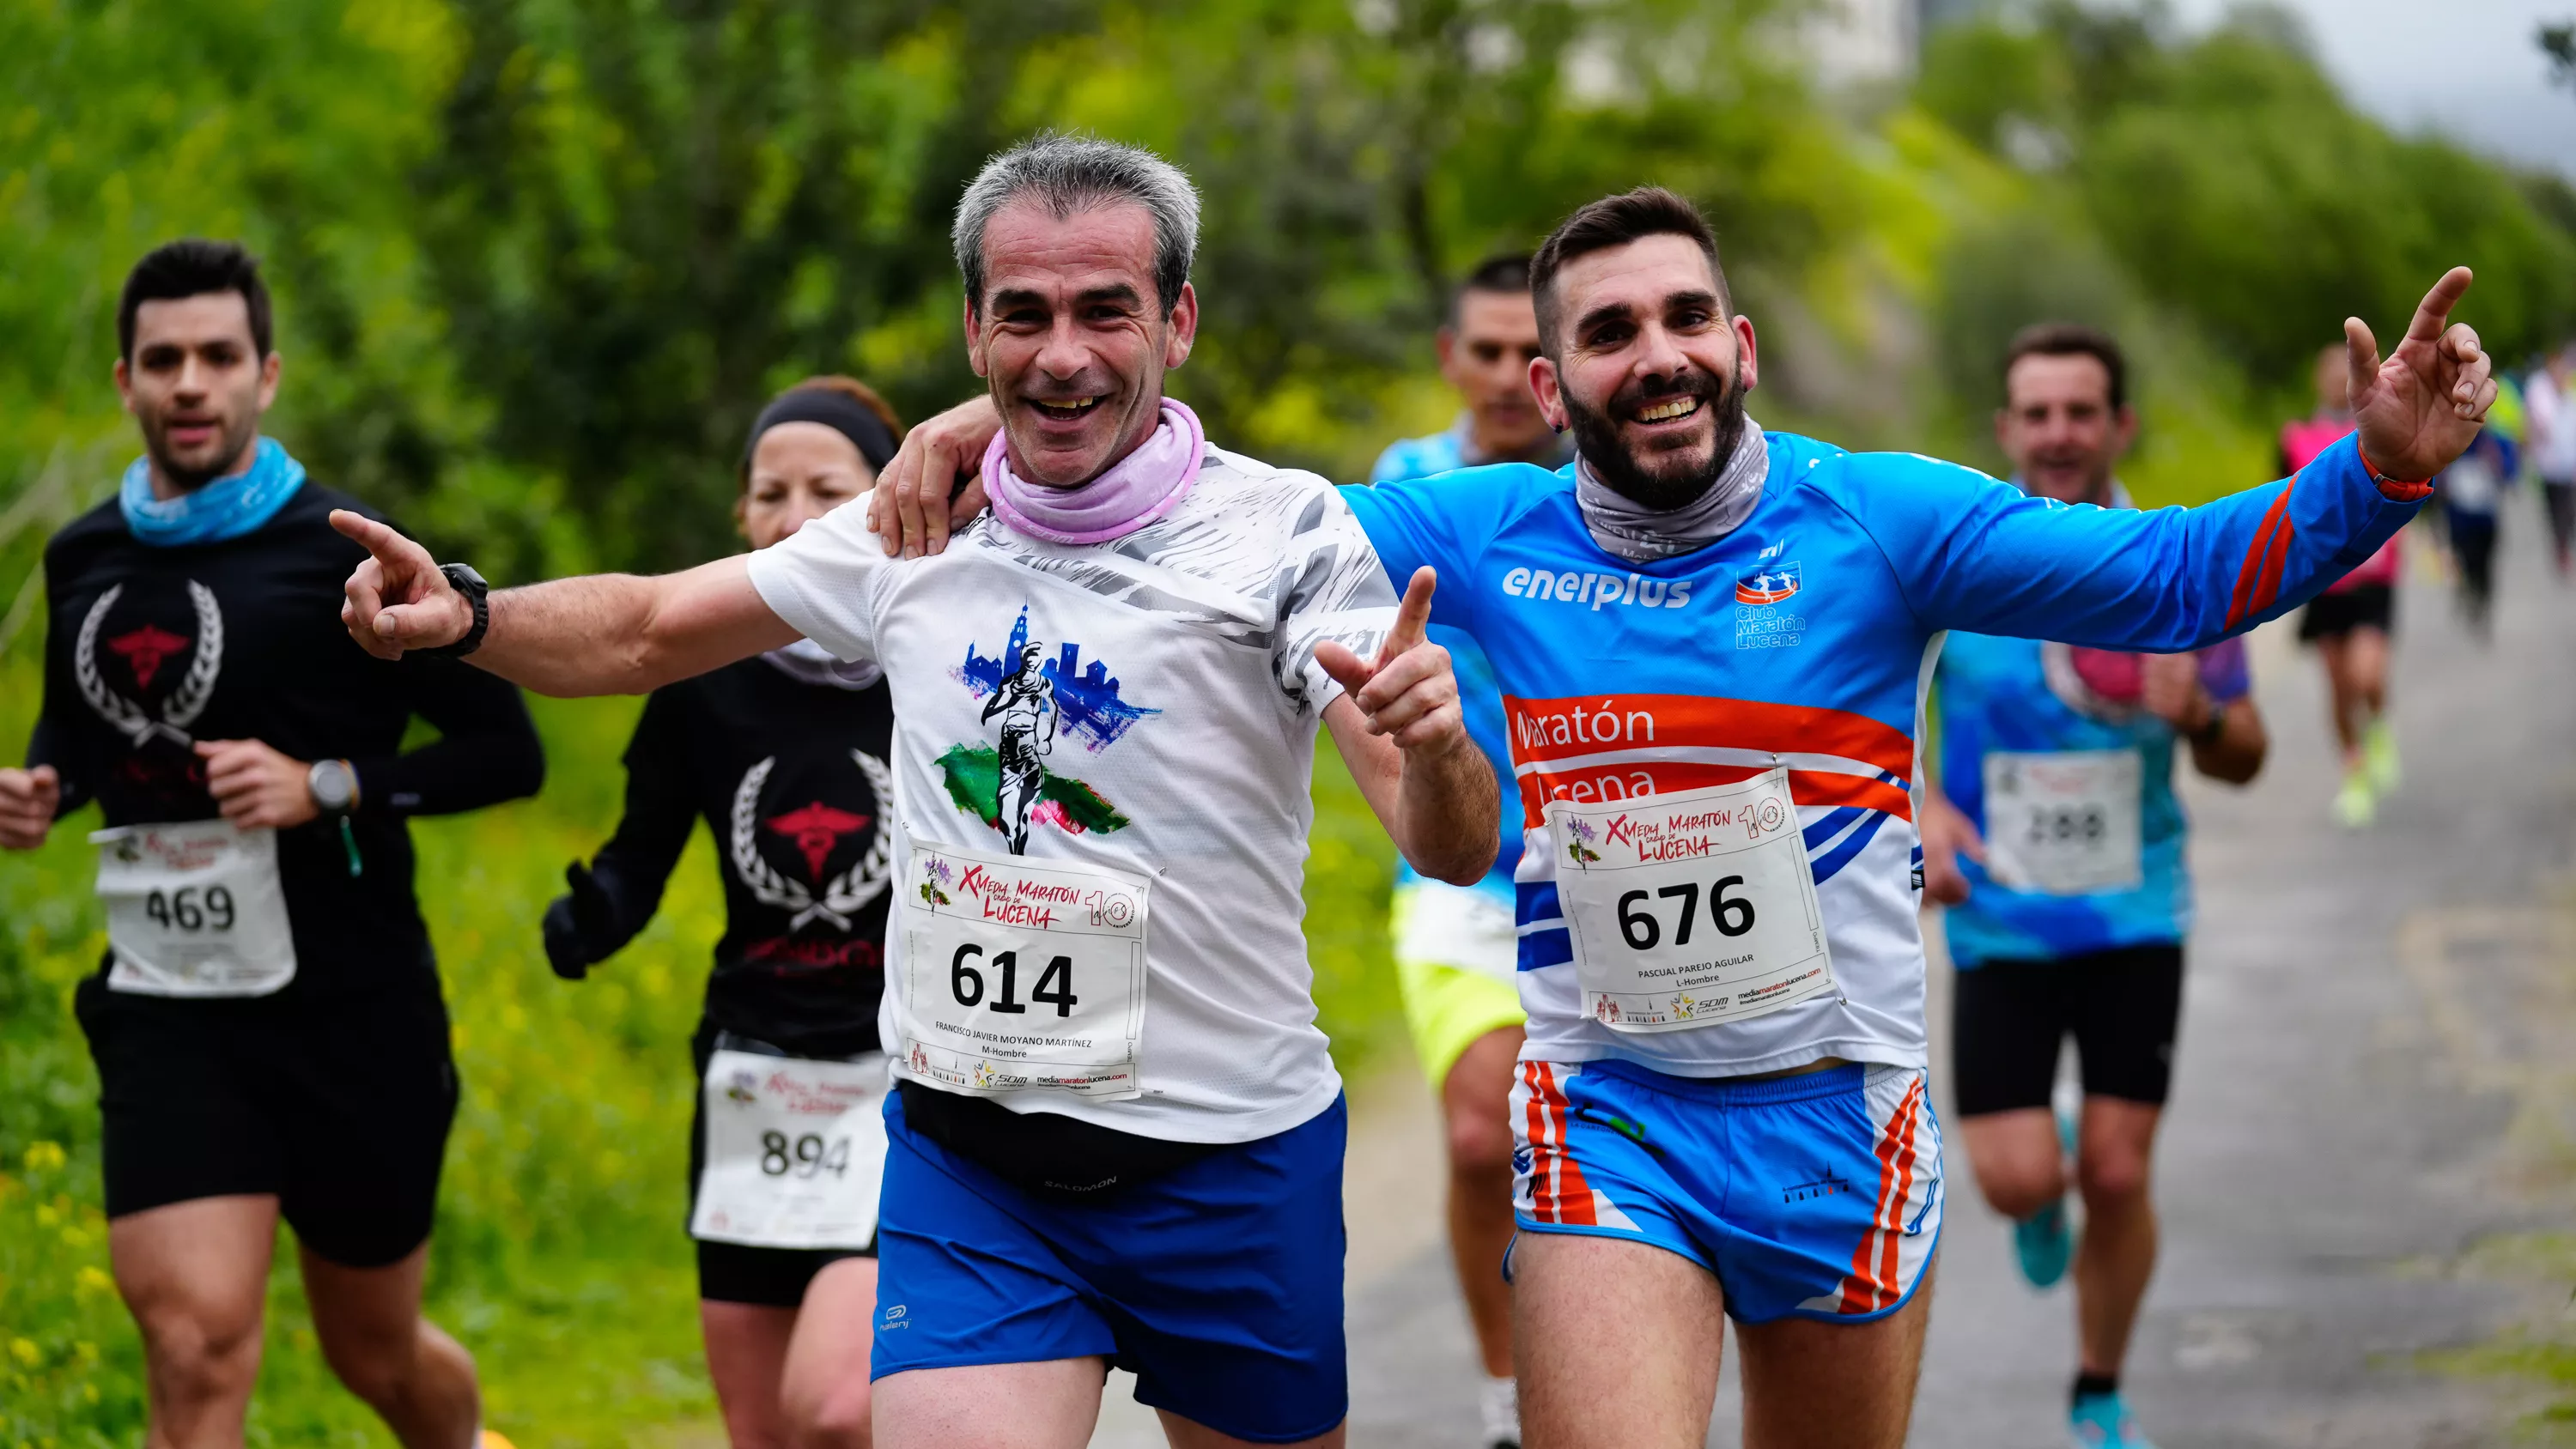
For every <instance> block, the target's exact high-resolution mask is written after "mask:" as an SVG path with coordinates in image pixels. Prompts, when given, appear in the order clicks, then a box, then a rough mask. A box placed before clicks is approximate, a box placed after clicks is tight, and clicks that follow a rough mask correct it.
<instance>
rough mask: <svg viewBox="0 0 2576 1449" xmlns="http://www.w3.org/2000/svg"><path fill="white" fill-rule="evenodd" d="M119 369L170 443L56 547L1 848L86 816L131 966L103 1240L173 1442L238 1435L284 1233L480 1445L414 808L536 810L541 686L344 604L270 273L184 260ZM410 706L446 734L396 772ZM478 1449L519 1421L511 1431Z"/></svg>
mask: <svg viewBox="0 0 2576 1449" xmlns="http://www.w3.org/2000/svg"><path fill="white" fill-rule="evenodd" d="M118 324H119V332H120V337H119V341H120V344H121V346H122V358H121V360H120V361H119V362H118V363H117V370H116V377H117V384H118V387H119V389H120V390H121V391H123V392H124V394H125V398H126V405H127V407H128V409H129V410H130V411H132V412H133V413H134V415H135V417H136V419H137V421H138V422H140V424H141V425H142V431H143V437H144V445H145V449H146V453H145V457H144V458H141V459H138V460H137V461H136V462H135V464H134V466H133V467H131V468H130V469H128V470H127V472H126V475H125V479H124V484H123V488H122V491H121V494H120V497H119V498H118V499H117V500H115V501H113V502H110V503H107V504H103V505H101V506H100V507H99V508H97V509H95V510H93V511H91V512H90V513H89V514H87V515H86V516H84V517H82V518H80V519H79V520H77V521H76V522H74V523H72V524H71V525H70V526H69V527H67V528H65V529H64V530H63V531H62V532H61V533H60V534H58V535H56V536H55V537H54V539H53V540H52V541H51V542H50V543H49V544H48V546H47V548H46V550H45V584H46V603H47V606H48V609H49V615H48V626H47V636H46V648H45V694H44V703H43V707H42V712H41V714H40V716H39V719H38V723H37V726H36V734H35V739H34V741H33V743H32V744H31V745H30V747H29V750H28V757H29V758H28V765H29V768H27V769H23V770H11V769H0V846H6V847H7V848H10V849H15V850H29V849H34V848H35V847H37V846H39V845H42V844H43V843H44V839H45V836H46V834H47V833H48V831H49V829H50V828H51V826H52V824H53V822H54V820H55V819H56V818H57V817H58V816H61V815H66V814H69V813H70V812H72V811H73V810H75V809H78V808H79V807H80V806H82V805H83V804H86V803H87V802H89V801H90V800H93V799H95V800H96V801H97V802H98V803H99V806H100V809H101V813H102V814H103V815H104V817H105V824H106V826H107V827H108V828H107V829H106V830H105V831H102V832H101V833H100V846H101V851H100V872H99V889H100V895H101V900H102V903H103V904H104V905H105V906H106V908H107V917H108V940H109V951H108V958H107V960H106V961H105V962H104V963H103V964H102V966H101V969H100V971H99V974H97V975H96V976H93V977H91V978H90V979H88V980H87V981H84V982H83V983H81V987H80V991H79V994H78V998H77V1003H76V1007H77V1011H78V1014H79V1016H80V1021H81V1025H82V1028H83V1029H84V1030H85V1031H86V1032H87V1033H88V1036H89V1041H90V1050H91V1053H92V1055H93V1056H94V1057H95V1058H96V1060H97V1063H98V1072H99V1080H100V1086H101V1107H102V1111H103V1114H104V1117H105V1124H104V1128H105V1130H104V1135H103V1145H104V1149H105V1150H104V1156H105V1162H106V1188H107V1213H108V1217H109V1220H110V1221H109V1238H108V1248H109V1256H110V1259H111V1261H112V1262H113V1263H114V1265H115V1269H116V1281H117V1287H118V1290H119V1291H120V1292H121V1293H123V1294H124V1296H125V1300H126V1303H127V1306H128V1307H129V1308H130V1309H131V1310H132V1311H133V1313H134V1317H135V1320H136V1322H137V1324H138V1325H139V1326H140V1327H141V1329H142V1334H143V1342H144V1350H145V1354H146V1358H147V1360H148V1363H149V1367H150V1404H151V1420H152V1423H151V1428H150V1439H151V1442H153V1443H155V1444H162V1443H172V1444H196V1443H211V1442H218V1441H225V1440H229V1441H230V1442H236V1443H237V1442H239V1440H240V1435H241V1432H242V1420H243V1413H244V1410H245V1408H246V1407H247V1405H248V1402H249V1398H250V1392H251V1386H252V1383H253V1381H254V1379H255V1378H256V1377H257V1374H258V1368H259V1358H260V1339H261V1309H262V1304H263V1301H264V1298H265V1295H266V1291H267V1282H268V1272H269V1256H270V1249H271V1244H272V1243H273V1242H274V1240H275V1237H276V1222H277V1219H278V1217H279V1216H280V1215H281V1213H282V1214H283V1215H284V1217H285V1218H286V1221H287V1222H288V1224H289V1225H290V1226H292V1227H293V1228H294V1229H295V1232H296V1237H297V1239H298V1243H299V1246H300V1249H301V1253H302V1266H303V1276H304V1283H305V1290H306V1294H307V1296H308V1298H309V1299H310V1300H311V1303H312V1309H313V1322H314V1328H315V1330H316V1332H317V1333H318V1334H319V1335H320V1338H321V1343H322V1349H323V1353H324V1356H325V1357H326V1358H327V1359H328V1360H329V1361H330V1363H331V1365H332V1367H333V1369H334V1370H335V1371H337V1372H338V1373H339V1375H340V1377H341V1380H342V1381H343V1382H344V1383H346V1384H347V1385H348V1386H349V1388H350V1389H351V1390H352V1391H353V1392H355V1393H357V1394H358V1395H359V1396H360V1397H361V1398H364V1399H365V1400H366V1401H367V1402H368V1403H369V1404H371V1405H372V1406H373V1407H374V1408H375V1409H376V1411H377V1412H378V1413H379V1414H381V1415H383V1416H384V1419H385V1421H386V1423H387V1424H388V1425H390V1426H391V1427H392V1429H393V1430H394V1432H395V1434H396V1435H397V1436H398V1437H400V1438H401V1440H402V1441H403V1442H404V1443H405V1444H407V1445H413V1446H420V1449H428V1446H437V1449H455V1446H457V1445H459V1444H464V1443H467V1442H469V1440H470V1439H471V1438H472V1437H473V1436H474V1435H475V1434H477V1433H478V1432H479V1431H478V1430H477V1428H476V1420H477V1418H478V1417H479V1405H478V1396H477V1391H476V1386H475V1380H474V1366H473V1361H472V1359H471V1358H469V1357H468V1356H467V1355H466V1353H465V1351H464V1350H463V1349H462V1348H460V1347H459V1346H458V1345H457V1343H456V1342H455V1340H453V1339H451V1338H449V1337H448V1336H447V1335H446V1334H445V1333H442V1332H441V1331H439V1330H438V1329H437V1328H436V1327H434V1326H432V1325H430V1324H429V1323H427V1322H426V1321H424V1320H423V1319H422V1318H421V1317H420V1282H421V1271H422V1265H423V1263H424V1261H425V1259H426V1256H427V1252H428V1247H427V1242H428V1237H429V1228H430V1217H431V1211H432V1207H433V1204H434V1202H435V1199H436V1197H437V1192H438V1174H439V1165H440V1159H441V1157H442V1156H443V1154H444V1152H445V1149H446V1141H447V1129H448V1124H449V1121H450V1119H451V1118H452V1116H453V1115H454V1111H455V1106H456V1074H455V1069H454V1067H453V1065H452V1064H451V1062H450V1060H449V1056H448V1044H447V1014H446V1009H445V1007H444V1006H443V1005H442V1003H441V1001H440V996H439V987H438V976H437V971H436V967H435V964H434V962H433V961H432V958H431V955H430V945H429V934H428V931H427V930H426V928H425V927H424V926H423V925H422V923H421V918H420V910H419V907H418V905H417V904H416V903H415V901H414V899H413V896H412V851H411V842H410V839H409V837H408V835H407V834H406V830H405V826H404V821H405V819H406V818H407V817H409V816H412V815H420V814H439V813H446V812H450V811H459V810H470V809H474V808H476V807H478V806H482V805H488V804H492V803H494V802H496V801H500V800H505V799H509V798H511V797H513V796H518V795H526V794H529V793H532V792H533V791H535V789H536V788H537V784H538V781H539V780H540V779H541V778H542V776H543V773H544V762H543V758H542V756H541V755H540V753H539V750H538V745H537V739H536V733H535V731H534V729H533V728H532V727H531V726H530V724H529V721H528V714H527V710H526V707H525V706H524V705H522V704H521V702H520V700H519V696H518V692H517V691H516V690H515V689H513V688H511V687H509V686H508V685H507V684H505V683H503V682H502V681H500V680H498V679H495V678H493V677H492V676H490V675H488V674H484V673H482V672H480V671H477V670H473V669H468V668H466V667H465V666H463V665H461V664H455V663H444V662H436V663H433V665H432V666H431V667H429V668H426V669H408V668H402V667H397V666H393V665H388V664H385V663H383V662H381V661H378V660H375V659H371V658H369V657H368V656H367V654H366V653H365V652H364V651H363V650H361V649H359V648H357V647H356V646H355V645H354V644H351V643H349V642H348V641H347V636H346V634H345V633H344V632H342V631H340V630H337V629H334V628H332V627H331V620H330V618H329V614H330V610H329V608H327V607H326V605H327V604H328V603H329V601H330V600H331V598H332V596H333V595H334V594H336V593H337V592H338V589H339V583H340V580H341V579H342V578H343V577H344V576H345V575H346V573H347V572H348V570H349V569H350V568H351V567H352V565H353V563H354V562H355V559H356V558H357V557H361V556H363V555H362V554H361V553H360V552H359V551H358V550H357V549H356V548H355V546H354V545H352V544H350V543H349V542H348V541H347V540H346V539H344V538H342V537H341V536H340V535H339V534H337V533H335V532H333V531H332V529H331V526H330V524H329V522H328V521H327V520H328V518H329V515H330V513H331V510H333V509H335V508H359V509H360V511H365V510H364V509H363V508H361V506H360V505H359V504H357V503H356V502H354V501H353V500H351V499H350V498H349V497H347V496H346V495H344V494H341V493H337V492H334V491H332V490H330V489H326V488H323V487H321V486H319V485H318V484H313V483H308V482H306V481H304V470H303V468H302V467H301V466H300V465H298V464H297V463H296V462H295V460H294V459H292V458H290V457H288V456H287V454H286V452H285V450H284V449H282V448H280V447H279V446H278V445H277V443H276V442H275V441H273V440H270V439H265V438H262V437H260V435H259V419H260V415H261V413H263V412H264V411H265V410H266V409H267V406H268V404H269V403H270V401H271V400H272V399H273V398H274V397H275V394H276V388H277V376H278V359H277V355H276V354H275V353H274V352H272V351H271V350H270V348H269V308H268V296H267V292H266V290H265V289H264V288H263V287H262V285H261V283H260V280H259V274H258V271H257V268H256V264H255V263H253V262H252V260H251V259H250V257H249V256H248V255H247V254H246V253H244V252H243V251H242V250H241V249H240V248H239V247H237V246H232V245H229V244H218V243H213V242H202V241H183V242H174V243H171V244H169V245H167V246H164V247H162V248H160V249H159V250H157V251H155V252H153V253H151V254H150V255H149V256H146V257H145V258H144V259H143V260H142V261H141V262H140V263H139V264H137V266H136V267H135V269H134V272H133V274H132V275H131V276H129V277H128V278H127V280H126V285H125V293H124V298H123V302H122V305H121V306H120V308H119V312H118ZM415 715H417V716H419V717H420V718H422V719H425V720H427V721H428V722H429V723H430V724H432V725H434V726H436V727H437V729H438V731H439V734H440V736H441V738H440V739H439V741H438V742H437V743H435V744H432V745H428V746H426V747H424V748H422V749H419V750H415V751H412V752H410V753H408V754H405V753H402V750H401V745H402V738H403V732H404V730H405V728H406V727H407V726H408V725H409V723H410V721H411V720H412V718H413V717H414V716H415ZM484 1442H485V1443H486V1444H487V1445H489V1444H493V1443H497V1442H498V1436H497V1435H493V1436H486V1437H485V1441H484Z"/></svg>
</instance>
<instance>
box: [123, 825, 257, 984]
mask: <svg viewBox="0 0 2576 1449" xmlns="http://www.w3.org/2000/svg"><path fill="white" fill-rule="evenodd" d="M90 843H91V844H93V845H96V846H97V847H98V899H99V904H100V905H102V906H104V907H106V910H107V944H108V952H109V956H110V959H111V962H112V964H111V965H110V966H109V967H108V972H107V988H108V989H109V990H110V991H130V992H134V993H136V994H138V995H143V996H266V995H268V994H269V993H270V992H273V991H276V990H278V989H279V988H280V987H283V986H284V985H286V983H287V982H289V981H292V980H294V979H295V935H294V931H293V928H292V927H291V926H290V925H289V923H288V921H287V915H286V887H285V884H284V883H283V882H282V881H281V880H280V879H279V878H278V874H277V832H276V831H274V830H243V829H240V828H238V827H236V826H234V825H233V824H232V823H230V822H229V821H223V820H191V821H187V822H184V823H180V824H172V825H127V826H121V827H119V828H117V829H114V830H101V831H98V832H96V833H94V834H92V835H91V836H90Z"/></svg>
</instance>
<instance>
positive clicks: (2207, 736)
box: [2191, 699, 2227, 745]
mask: <svg viewBox="0 0 2576 1449" xmlns="http://www.w3.org/2000/svg"><path fill="white" fill-rule="evenodd" d="M2226 734H2227V706H2225V705H2223V704H2220V703H2219V702H2218V701H2217V700H2214V699H2213V700H2211V701H2210V702H2209V718H2208V719H2207V720H2205V721H2203V722H2202V724H2201V726H2200V728H2198V729H2196V730H2193V731H2192V732H2191V742H2192V743H2193V744H2196V745H2214V744H2217V743H2218V742H2219V740H2221V739H2223V738H2224V737H2225V736H2226Z"/></svg>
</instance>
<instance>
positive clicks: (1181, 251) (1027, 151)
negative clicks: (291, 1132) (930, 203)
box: [949, 131, 1199, 317]
mask: <svg viewBox="0 0 2576 1449" xmlns="http://www.w3.org/2000/svg"><path fill="white" fill-rule="evenodd" d="M1030 195H1034V196H1035V197H1037V198H1038V199H1039V200H1040V201H1043V202H1044V203H1046V207H1047V209H1048V210H1049V211H1051V212H1053V213H1054V214H1055V216H1056V218H1057V219H1058V220H1059V221H1060V220H1062V219H1064V218H1066V217H1069V216H1072V215H1073V214H1074V213H1076V212H1080V211H1089V210H1093V209H1095V208H1098V207H1103V206H1116V205H1120V204H1123V203H1129V202H1132V203H1134V204H1135V205H1138V206H1141V207H1143V208H1145V210H1146V212H1147V213H1148V214H1149V215H1151V216H1152V217H1153V218H1154V297H1155V300H1156V301H1158V302H1160V303H1161V304H1162V307H1163V315H1165V316H1167V317H1168V316H1170V315H1171V312H1172V309H1173V308H1174V307H1175V306H1178V305H1179V304H1180V300H1181V288H1182V286H1183V285H1185V284H1186V283H1188V281H1189V279H1190V258H1191V257H1192V256H1193V255H1195V254H1196V253H1197V251H1198V247H1199V193H1198V188H1197V187H1194V186H1192V185H1190V178H1188V177H1187V176H1184V175H1182V174H1181V170H1180V168H1179V167H1177V166H1174V165H1173V164H1172V163H1171V162H1169V161H1166V160H1164V159H1163V158H1162V157H1160V156H1157V155H1155V154H1154V153H1153V152H1151V151H1147V150H1144V149H1143V148H1141V147H1136V146H1122V145H1119V144H1118V143H1117V142H1115V141H1103V140H1099V139H1097V138H1095V137H1090V136H1067V135H1062V134H1059V133H1057V132H1054V131H1047V132H1042V133H1040V134H1038V135H1036V136H1033V137H1031V138H1029V139H1028V140H1026V141H1023V142H1021V143H1020V144H1018V145H1016V146H1014V147H1012V148H1011V149H1009V150H1008V151H1004V152H1002V153H1001V154H1000V155H998V156H995V157H994V158H993V159H992V160H990V161H987V162H985V163H984V169H983V170H981V171H979V172H977V173H975V179H974V180H973V181H970V182H968V183H967V184H966V194H965V195H963V196H960V197H959V198H957V221H956V224H955V225H954V226H952V227H951V228H950V229H949V242H950V245H951V246H953V247H954V248H955V250H956V253H957V270H958V271H959V272H960V273H961V274H963V275H964V276H965V278H966V305H967V306H968V307H970V308H972V309H974V310H976V311H978V312H980V311H982V309H983V303H984V228H985V227H986V226H988V225H990V224H991V223H992V220H993V218H994V216H995V215H996V214H998V213H999V212H1000V211H1001V209H1002V208H1003V207H1005V206H1007V205H1009V204H1010V203H1011V202H1013V201H1015V200H1017V199H1019V198H1020V197H1022V196H1030Z"/></svg>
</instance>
